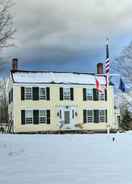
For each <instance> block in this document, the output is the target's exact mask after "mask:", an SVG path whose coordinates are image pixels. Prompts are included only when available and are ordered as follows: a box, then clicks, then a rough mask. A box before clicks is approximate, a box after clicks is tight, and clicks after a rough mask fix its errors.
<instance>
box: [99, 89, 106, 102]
mask: <svg viewBox="0 0 132 184" xmlns="http://www.w3.org/2000/svg"><path fill="white" fill-rule="evenodd" d="M99 100H101V101H104V100H105V91H103V92H100V93H99Z"/></svg>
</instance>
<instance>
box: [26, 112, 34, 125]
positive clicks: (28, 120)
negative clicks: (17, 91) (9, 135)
mask: <svg viewBox="0 0 132 184" xmlns="http://www.w3.org/2000/svg"><path fill="white" fill-rule="evenodd" d="M25 122H26V124H31V123H32V122H33V111H32V110H26V111H25Z"/></svg>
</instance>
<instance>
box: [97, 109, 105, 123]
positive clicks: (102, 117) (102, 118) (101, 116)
mask: <svg viewBox="0 0 132 184" xmlns="http://www.w3.org/2000/svg"><path fill="white" fill-rule="evenodd" d="M105 119H106V118H105V110H99V122H101V123H103V122H105Z"/></svg>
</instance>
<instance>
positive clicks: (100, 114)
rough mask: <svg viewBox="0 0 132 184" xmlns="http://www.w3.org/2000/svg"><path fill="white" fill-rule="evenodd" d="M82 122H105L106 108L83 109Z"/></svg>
mask: <svg viewBox="0 0 132 184" xmlns="http://www.w3.org/2000/svg"><path fill="white" fill-rule="evenodd" d="M83 122H84V123H107V110H100V109H93V110H90V109H87V110H83Z"/></svg>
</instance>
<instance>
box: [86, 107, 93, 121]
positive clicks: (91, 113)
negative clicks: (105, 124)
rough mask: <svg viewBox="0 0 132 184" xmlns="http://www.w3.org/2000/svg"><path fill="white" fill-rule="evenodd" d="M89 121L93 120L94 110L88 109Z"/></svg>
mask: <svg viewBox="0 0 132 184" xmlns="http://www.w3.org/2000/svg"><path fill="white" fill-rule="evenodd" d="M87 122H88V123H92V122H93V110H87Z"/></svg>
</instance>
